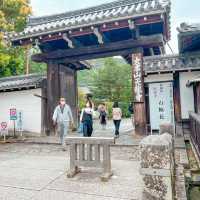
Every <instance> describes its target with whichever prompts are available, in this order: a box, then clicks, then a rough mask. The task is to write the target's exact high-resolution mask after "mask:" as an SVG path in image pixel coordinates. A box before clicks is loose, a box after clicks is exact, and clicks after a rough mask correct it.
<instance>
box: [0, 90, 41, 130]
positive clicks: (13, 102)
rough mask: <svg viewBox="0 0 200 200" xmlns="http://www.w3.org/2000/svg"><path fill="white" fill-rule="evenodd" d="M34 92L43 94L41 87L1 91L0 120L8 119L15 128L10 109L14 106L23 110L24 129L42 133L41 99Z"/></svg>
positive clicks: (10, 127)
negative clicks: (10, 116) (11, 120)
mask: <svg viewBox="0 0 200 200" xmlns="http://www.w3.org/2000/svg"><path fill="white" fill-rule="evenodd" d="M34 94H38V95H41V89H32V90H22V91H15V92H4V93H0V122H2V121H7V122H8V123H9V129H13V123H12V122H10V121H9V109H10V108H12V107H14V108H16V109H17V110H22V111H23V129H24V131H28V132H34V133H41V99H40V98H38V97H35V96H34Z"/></svg>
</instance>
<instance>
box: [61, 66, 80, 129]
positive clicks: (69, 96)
mask: <svg viewBox="0 0 200 200" xmlns="http://www.w3.org/2000/svg"><path fill="white" fill-rule="evenodd" d="M59 77H60V80H59V81H60V95H61V96H62V97H64V98H65V99H66V102H67V104H69V105H70V107H71V110H72V114H73V118H74V125H75V126H77V122H78V88H77V72H76V70H73V69H71V68H69V67H67V66H64V65H60V72H59Z"/></svg>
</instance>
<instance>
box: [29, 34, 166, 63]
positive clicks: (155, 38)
mask: <svg viewBox="0 0 200 200" xmlns="http://www.w3.org/2000/svg"><path fill="white" fill-rule="evenodd" d="M162 43H163V36H162V34H158V35H152V36H143V37H140V38H138V40H134V39H130V40H125V41H120V42H113V43H109V44H102V45H94V46H89V47H80V48H74V49H66V50H57V51H53V52H50V53H41V54H36V55H33V56H32V60H33V61H35V62H48V61H53V60H54V61H56V60H60V61H61V60H65V61H66V60H68V61H80V60H89V59H94V58H102V57H107V56H117V55H127V54H130V53H131V52H133V50H134V49H135V48H139V47H151V46H155V45H161V44H162Z"/></svg>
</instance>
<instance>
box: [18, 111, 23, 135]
mask: <svg viewBox="0 0 200 200" xmlns="http://www.w3.org/2000/svg"><path fill="white" fill-rule="evenodd" d="M17 131H20V132H21V131H23V112H22V111H21V110H20V111H18V112H17Z"/></svg>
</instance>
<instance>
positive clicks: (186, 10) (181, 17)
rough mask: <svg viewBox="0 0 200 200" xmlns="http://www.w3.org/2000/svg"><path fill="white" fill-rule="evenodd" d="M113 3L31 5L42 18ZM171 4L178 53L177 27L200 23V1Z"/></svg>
mask: <svg viewBox="0 0 200 200" xmlns="http://www.w3.org/2000/svg"><path fill="white" fill-rule="evenodd" d="M111 1H113V0H45V1H41V0H31V4H32V7H33V14H34V15H35V16H42V15H50V14H55V13H62V12H66V11H69V10H76V9H80V8H85V7H89V6H94V5H99V4H101V3H107V2H111ZM171 2H172V12H171V28H172V30H171V31H172V39H171V41H170V46H171V47H172V49H173V51H174V52H175V53H177V52H178V42H177V31H176V27H177V26H179V25H180V23H182V22H188V23H194V22H196V23H200V0H171ZM167 52H168V53H171V52H170V50H169V49H167Z"/></svg>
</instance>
